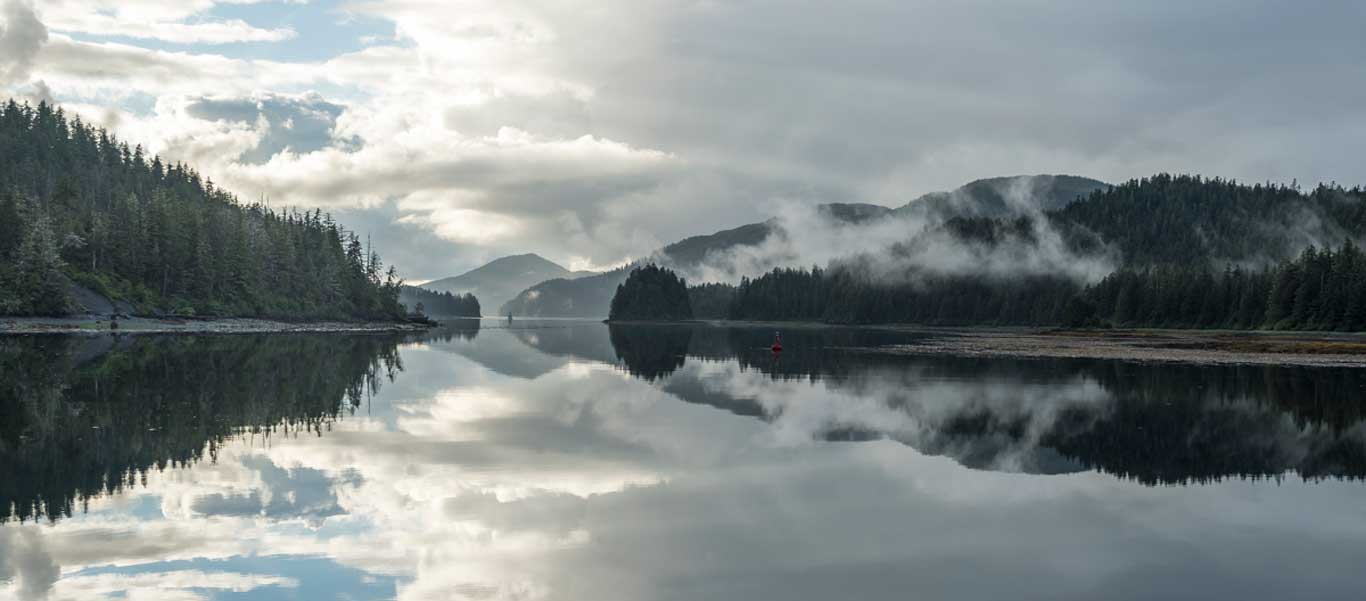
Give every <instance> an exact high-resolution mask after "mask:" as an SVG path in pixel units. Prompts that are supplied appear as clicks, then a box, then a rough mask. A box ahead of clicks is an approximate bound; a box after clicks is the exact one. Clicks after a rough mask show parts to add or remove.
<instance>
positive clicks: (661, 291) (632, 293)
mask: <svg viewBox="0 0 1366 601" xmlns="http://www.w3.org/2000/svg"><path fill="white" fill-rule="evenodd" d="M607 318H608V319H609V320H611V321H678V320H684V319H692V318H693V310H692V303H691V302H690V301H689V300H688V283H687V282H686V281H684V280H683V279H682V278H680V277H678V275H677V274H675V273H674V272H673V271H670V270H668V269H665V268H662V267H659V266H658V265H654V264H650V265H645V266H644V267H637V268H635V269H632V270H631V275H629V276H627V277H626V281H625V282H622V283H621V284H620V285H618V286H617V293H616V295H615V296H613V297H612V308H611V312H610V313H609V314H608V317H607Z"/></svg>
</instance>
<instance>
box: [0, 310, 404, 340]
mask: <svg viewBox="0 0 1366 601" xmlns="http://www.w3.org/2000/svg"><path fill="white" fill-rule="evenodd" d="M427 329H428V328H427V326H424V325H421V324H414V323H406V322H375V321H370V322H349V321H298V322H290V321H276V320H272V319H261V318H255V317H225V318H221V319H176V318H156V317H128V318H122V319H119V320H118V328H117V329H111V328H110V321H109V319H108V317H107V316H104V315H85V316H72V317H0V336H21V335H34V334H68V335H86V336H97V335H107V334H283V333H328V332H349V333H364V332H418V331H425V330H427Z"/></svg>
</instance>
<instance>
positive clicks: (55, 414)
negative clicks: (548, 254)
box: [0, 321, 1366, 600]
mask: <svg viewBox="0 0 1366 601" xmlns="http://www.w3.org/2000/svg"><path fill="white" fill-rule="evenodd" d="M480 325H481V324H479V323H477V322H467V323H466V324H463V325H458V326H452V327H448V328H445V329H443V330H440V331H436V332H432V333H427V334H422V335H417V336H407V337H405V336H399V335H379V334H368V335H232V336H124V337H120V338H113V337H68V336H28V337H13V338H4V339H0V598H15V599H141V598H152V599H394V598H399V599H566V600H599V599H633V600H634V599H645V600H649V599H678V600H692V599H831V598H839V599H848V598H864V599H882V598H917V599H1002V598H1011V599H1097V598H1106V599H1150V598H1192V599H1193V598H1199V599H1258V598H1267V599H1281V598H1313V599H1357V598H1360V591H1361V590H1363V586H1366V576H1363V575H1361V574H1360V558H1361V557H1363V556H1366V503H1363V502H1362V501H1363V499H1366V486H1364V485H1363V482H1362V477H1363V476H1366V429H1363V425H1362V414H1363V410H1364V409H1366V400H1363V397H1366V370H1351V369H1343V368H1334V369H1330V368H1286V367H1230V366H1181V365H1144V364H1138V363H1126V362H1106V361H1086V360H1055V359H1048V360H1027V359H1001V358H957V357H948V356H944V357H910V356H904V355H897V354H892V353H889V352H884V351H879V348H880V347H883V346H886V345H894V344H895V345H901V344H914V343H915V342H916V339H915V335H911V334H904V333H895V332H885V331H878V330H867V329H803V330H793V331H788V332H785V334H784V342H785V344H786V347H787V350H786V351H785V352H784V353H783V354H782V355H781V356H775V355H773V354H772V353H770V352H769V351H768V350H767V346H768V342H769V338H770V337H771V335H772V332H771V331H768V330H759V329H745V328H719V327H692V326H678V327H658V326H656V327H647V326H622V327H617V326H614V327H611V328H609V327H607V326H604V325H602V324H598V323H589V322H567V321H546V322H515V323H513V324H511V325H509V324H506V323H504V322H494V321H486V322H483V323H482V327H480Z"/></svg>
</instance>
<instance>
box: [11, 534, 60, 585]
mask: <svg viewBox="0 0 1366 601" xmlns="http://www.w3.org/2000/svg"><path fill="white" fill-rule="evenodd" d="M43 539H44V537H43V532H42V531H41V530H39V529H38V527H36V526H20V527H13V526H10V527H3V528H0V585H3V583H4V582H5V581H7V580H9V581H14V587H13V588H12V590H13V592H14V594H15V596H16V597H17V598H18V599H19V601H30V600H35V599H43V598H45V597H46V596H47V593H48V590H49V589H51V588H52V584H53V583H54V582H56V581H57V578H58V577H59V576H60V575H61V568H60V567H59V566H58V565H57V562H55V561H53V559H52V555H51V554H49V553H48V551H47V548H46V545H45V544H44V540H43ZM0 590H4V587H2V586H0Z"/></svg>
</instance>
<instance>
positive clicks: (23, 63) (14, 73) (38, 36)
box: [0, 0, 48, 87]
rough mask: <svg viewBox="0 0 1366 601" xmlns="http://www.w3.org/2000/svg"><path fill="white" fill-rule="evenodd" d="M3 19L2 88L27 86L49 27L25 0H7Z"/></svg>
mask: <svg viewBox="0 0 1366 601" xmlns="http://www.w3.org/2000/svg"><path fill="white" fill-rule="evenodd" d="M0 16H3V21H0V87H3V86H6V85H10V84H12V83H24V82H25V81H27V80H28V76H29V72H30V71H31V70H32V69H33V62H34V58H35V57H36V56H37V54H38V50H39V49H41V48H42V47H43V44H44V43H46V42H47V39H48V36H47V28H46V27H44V26H43V23H42V22H41V21H39V20H38V16H37V15H36V14H34V12H33V7H32V6H31V5H29V4H28V3H27V2H25V1H24V0H5V2H4V6H3V7H0Z"/></svg>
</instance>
